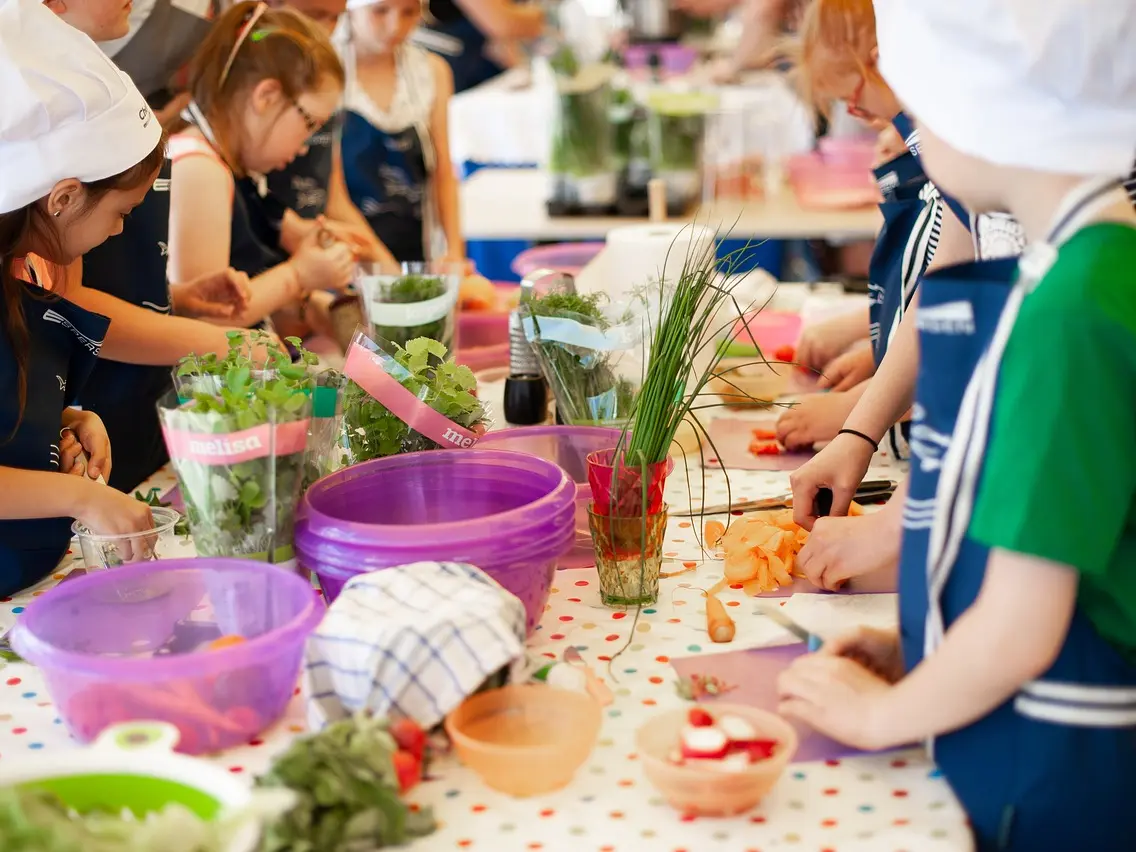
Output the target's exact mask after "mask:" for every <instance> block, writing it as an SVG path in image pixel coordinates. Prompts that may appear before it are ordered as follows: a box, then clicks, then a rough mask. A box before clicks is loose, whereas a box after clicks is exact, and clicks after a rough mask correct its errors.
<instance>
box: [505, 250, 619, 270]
mask: <svg viewBox="0 0 1136 852" xmlns="http://www.w3.org/2000/svg"><path fill="white" fill-rule="evenodd" d="M604 245H605V243H556V244H555V245H550V246H536V247H535V248H531V249H526V250H525V251H523V252H521V253H520V254H518V255H517V256H516V257H515V258H514V259H513V272H515V273H517V275H519V276H521V277H522V278H524V277H525V276H526V275H528V274H529V273H531V272H535V271H536V270H538V269H551V270H553V271H555V272H566V273H568V274H569V275H573V276H576V275H579V274H580V270H582V269H583V268H584V267H585V266H587V265H588V264H589V263H591V262H592V261H593V260H594V259H595V257H596V255H598V254H599V253H600V252H601V251H603V248H604Z"/></svg>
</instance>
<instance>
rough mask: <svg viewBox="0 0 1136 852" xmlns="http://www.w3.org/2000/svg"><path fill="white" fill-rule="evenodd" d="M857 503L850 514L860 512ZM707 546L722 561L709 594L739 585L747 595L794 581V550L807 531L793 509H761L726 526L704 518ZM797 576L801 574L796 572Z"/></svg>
mask: <svg viewBox="0 0 1136 852" xmlns="http://www.w3.org/2000/svg"><path fill="white" fill-rule="evenodd" d="M863 512H864V510H863V509H862V508H861V507H860V506H859V504H857V503H852V505H851V506H849V508H848V514H849V515H862V514H863ZM704 536H705V542H706V547H707V548H708V549H710V550H712V551H715V553H716V555H717V556H718V557H719V558H721V559H723V560H724V561H725V564H724V570H723V572H722V573H723V579H722V580H721V581H720V582H719V583H718V584H717V585H715V586H713V587H712V588H711V589H710V590H709V592H708V594H710V595H714V594H717V593H718V592H719V591H721V590H722V589H724V588H725V587H726V586H737V585H740V586H741V587H742V589H744V590H745V592H746V594H749V595H760V594H762V593H763V592H772V591H776V590H777V589H779V588H781V587H782V586H788V585H789V584H790V583H792V582H793V576H794V574H795V569H796V562H797V554H798V553H800V552H801V548H803V547H804V546H805V542H807V541H808V540H809V532H808V530H806V529H805V528H804V527H802V526H800V525H799V524H796V523H794V522H793V510H792V509H781V510H779V511H776V512H760V513H755V514H752V515H745V516H743V517H740V518H737V519H736V520H735V521H734V522H733V523H732V524H730V526H729V528H728V529H727V528H724V526H723V524H722V523H721V521H715V520H711V521H707V522H706V527H705V530H704ZM796 576H803V575H802V574H799V573H797V574H796Z"/></svg>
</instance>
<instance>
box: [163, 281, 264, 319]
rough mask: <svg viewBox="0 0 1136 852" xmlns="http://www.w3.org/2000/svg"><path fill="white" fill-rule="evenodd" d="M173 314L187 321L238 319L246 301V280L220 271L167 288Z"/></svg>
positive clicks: (247, 292) (247, 297)
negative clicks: (193, 319)
mask: <svg viewBox="0 0 1136 852" xmlns="http://www.w3.org/2000/svg"><path fill="white" fill-rule="evenodd" d="M170 292H171V294H172V296H173V300H174V308H175V310H176V311H177V312H178V313H179V314H181V315H183V316H187V317H197V318H204V317H212V318H217V319H227V318H229V317H235V316H239V315H240V314H241V313H242V312H243V311H244V309H245V308H246V307H248V300H249V277H248V275H246V274H245V273H244V272H237V271H236V270H235V269H222V270H221V271H220V272H212V273H210V274H208V275H202V276H200V277H199V278H195V279H193V280H192V281H187V282H186V283H184V284H176V285H173V286H171V287H170Z"/></svg>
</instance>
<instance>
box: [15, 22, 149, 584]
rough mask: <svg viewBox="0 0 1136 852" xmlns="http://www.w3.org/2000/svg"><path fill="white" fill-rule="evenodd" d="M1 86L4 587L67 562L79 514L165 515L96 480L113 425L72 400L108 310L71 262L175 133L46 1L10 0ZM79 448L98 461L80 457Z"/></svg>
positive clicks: (106, 462)
mask: <svg viewBox="0 0 1136 852" xmlns="http://www.w3.org/2000/svg"><path fill="white" fill-rule="evenodd" d="M0 85H2V87H3V91H4V97H3V98H2V99H0V292H2V294H3V307H2V311H3V323H2V327H0V400H3V401H4V402H3V404H2V405H0V518H2V519H3V520H0V594H5V595H6V594H10V593H11V592H13V591H16V590H18V589H21V588H24V587H26V586H28V585H31V584H33V583H35V582H37V581H38V580H40V579H41V578H42V577H43V576H45V575H46V574H47V573H48V572H49V571H51V570H52V568H54V567H55V565H56V564H57V563H58V561H59V559H60V558H61V557H62V556H63V554H64V552H65V551H66V549H67V544H68V542H69V541H70V538H71V534H70V524H71V518H78V519H80V520H82V521H83V522H84V523H85V524H86V525H87V526H89V527H91V528H92V529H94V530H96V531H98V532H100V533H108V534H113V533H125V532H133V531H137V530H145V529H148V528H149V527H151V526H153V520H152V518H151V517H150V511H149V509H148V508H147V507H146V506H144V505H143V504H141V503H139V502H138V501H137V500H134V499H133V498H131V497H128V496H126V495H124V494H121V493H119V492H117V491H114V490H112V489H110V488H108V487H106V486H105V485H103V484H101V483H100V482H98V481H96V480H97V479H98V478H100V477H101V476H104V475H107V474H109V473H110V471H111V468H112V465H111V455H110V446H109V441H108V440H107V435H106V430H105V429H104V428H103V425H102V422H101V421H100V420H99V418H98V417H97V416H96V415H94V414H92V413H90V412H83V411H77V410H75V409H73V408H69V407H68V406H70V405H71V404H73V403H74V401H75V400H76V398H77V395H78V392H79V390H80V388H81V387H82V385H83V382H84V381H85V380H86V378H87V376H88V375H89V373H90V371H91V368H92V367H93V366H94V362H95V359H96V358H97V357H98V356H99V353H100V350H101V349H102V346H103V339H104V337H105V335H106V330H107V327H108V324H109V321H108V320H107V319H106V317H103V316H100V315H98V314H95V313H92V312H90V311H87V310H84V309H83V308H80V307H79V306H78V305H75V304H74V303H72V302H70V301H68V300H67V299H66V280H65V275H64V274H63V273H62V270H63V269H64V267H66V266H67V265H69V264H70V263H72V262H73V261H74V260H76V259H77V258H79V257H81V256H82V255H83V254H84V253H85V252H87V251H89V250H90V249H91V248H93V247H95V246H97V245H98V244H100V243H101V242H103V241H104V240H105V239H107V238H108V237H110V236H113V235H114V234H117V233H118V232H119V231H120V230H121V229H122V220H123V218H124V217H125V216H126V215H128V214H129V212H130V210H131V209H132V208H133V207H134V206H135V205H137V204H138V203H139V201H141V199H142V197H143V196H144V195H145V194H146V192H147V190H149V188H150V184H151V183H152V182H153V179H154V175H155V174H156V173H157V170H158V166H159V165H160V163H161V161H162V157H163V149H164V145H163V140H162V130H161V127H160V125H159V124H158V121H157V119H156V118H155V117H154V116H153V114H152V113H151V112H150V110H149V108H148V107H147V105H146V102H145V101H144V100H143V98H142V96H141V95H140V94H139V93H138V90H137V89H136V88H135V87H134V86H133V84H131V82H130V80H129V78H127V77H125V76H124V75H123V74H122V73H121V72H120V71H118V69H116V68H115V67H114V66H113V65H112V64H111V63H110V61H109V60H107V59H106V58H105V57H104V56H103V55H102V53H100V52H99V50H98V49H97V48H96V47H95V45H94V44H93V43H92V42H91V41H90V40H89V39H88V38H87V37H86V36H84V35H82V34H80V33H79V32H78V31H77V30H74V29H72V28H71V27H69V26H67V25H66V24H64V23H63V22H61V21H60V20H58V18H56V16H55V15H54V14H53V13H52V12H50V11H49V10H48V9H46V8H45V7H44V6H43V5H42V4H41V3H40V2H39V0H0ZM63 436H66V439H64V437H63ZM80 450H84V451H86V453H87V454H89V456H90V463H89V465H86V466H84V465H81V464H78V463H77V462H78V455H79V451H80ZM68 472H72V473H75V474H77V475H75V476H65V475H63V474H64V473H68Z"/></svg>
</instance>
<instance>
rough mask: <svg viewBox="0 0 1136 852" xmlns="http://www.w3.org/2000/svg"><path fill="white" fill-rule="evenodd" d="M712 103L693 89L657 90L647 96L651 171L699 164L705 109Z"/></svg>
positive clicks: (693, 168)
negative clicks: (661, 91) (677, 91)
mask: <svg viewBox="0 0 1136 852" xmlns="http://www.w3.org/2000/svg"><path fill="white" fill-rule="evenodd" d="M715 103H716V102H715V100H714V99H713V98H710V97H707V96H705V95H699V94H696V93H692V94H677V93H673V92H668V93H660V94H657V95H655V96H654V97H653V98H651V99H649V100H648V106H649V112H648V139H649V140H650V150H651V169H652V171H654V172H655V173H656V174H659V173H664V172H692V171H698V170H699V169H700V168H701V167H702V143H703V139H704V137H705V133H706V113H707V112H708V111H709V110H711V109H713V107H714V105H715Z"/></svg>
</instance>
